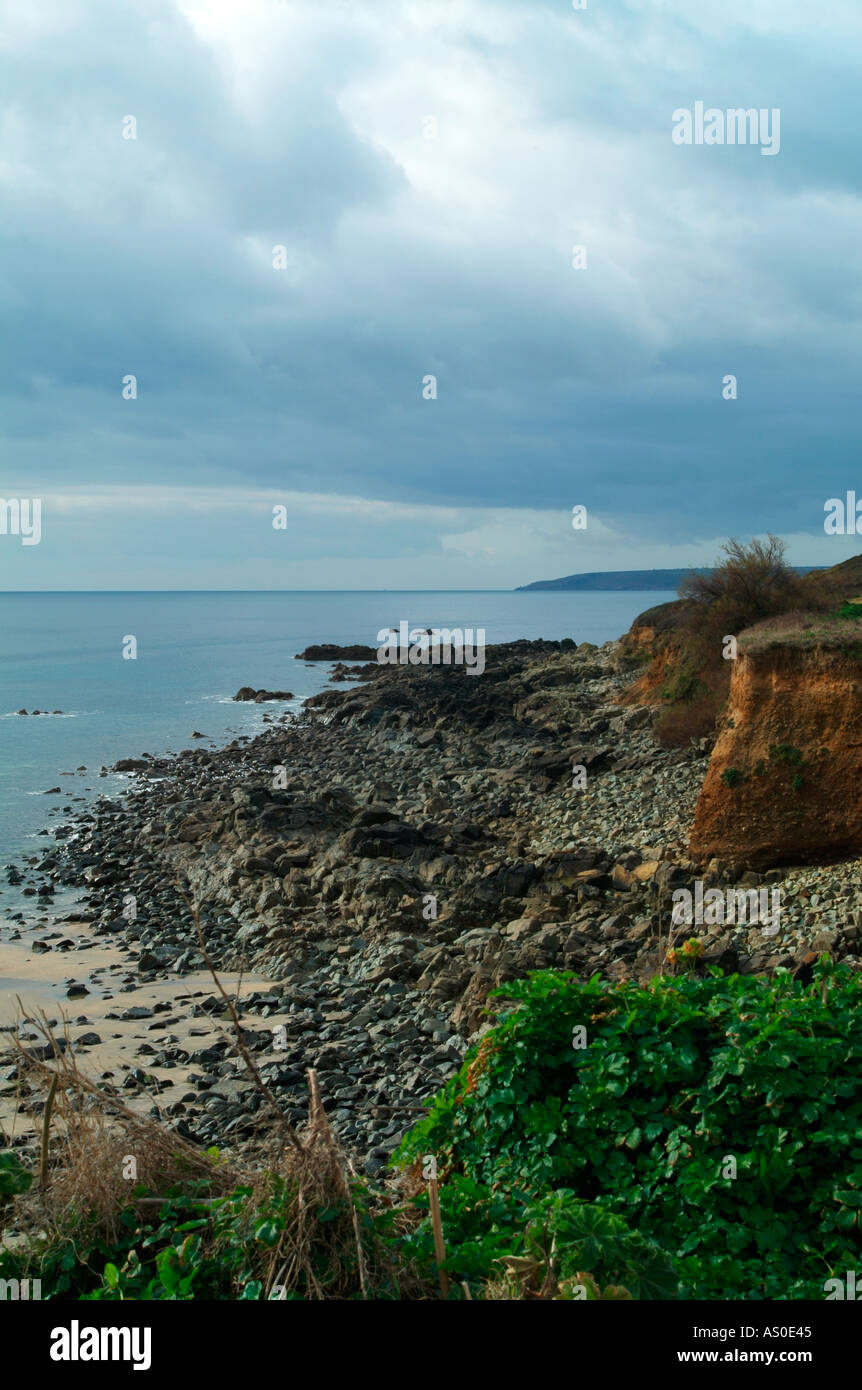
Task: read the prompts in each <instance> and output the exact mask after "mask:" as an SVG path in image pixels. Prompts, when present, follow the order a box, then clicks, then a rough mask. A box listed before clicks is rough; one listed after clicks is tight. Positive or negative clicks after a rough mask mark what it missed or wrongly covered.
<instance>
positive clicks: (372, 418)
mask: <svg viewBox="0 0 862 1390" xmlns="http://www.w3.org/2000/svg"><path fill="white" fill-rule="evenodd" d="M860 58H862V9H860V6H859V4H858V0H831V3H830V4H829V6H827V7H823V6H814V5H811V4H810V3H809V0H805V3H803V2H802V0H722V2H721V3H713V2H712V0H698V3H697V4H696V5H693V4H692V3H691V0H628V3H625V2H624V0H586V7H585V8H584V9H575V8H574V6H573V4H572V3H570V0H522V2H521V3H519V0H424V2H423V3H419V0H356V3H354V0H40V2H39V4H38V5H28V4H25V3H24V0H14V3H9V2H8V0H0V76H2V80H0V122H2V129H0V324H2V333H0V498H3V499H4V500H8V499H21V500H25V499H31V500H32V499H37V498H38V499H39V500H40V504H41V538H40V540H39V542H38V544H26V545H25V544H24V543H23V538H22V537H21V536H20V535H15V534H12V533H11V532H10V530H9V527H11V525H12V523H11V520H10V522H9V527H7V534H0V589H47V590H52V589H61V588H73V589H161V588H163V589H176V588H189V589H208V588H215V589H229V588H247V589H259V588H264V589H273V588H275V589H278V588H285V589H303V588H307V589H328V588H331V589H349V588H359V589H373V588H389V589H398V588H428V589H439V588H474V589H480V588H513V587H515V586H516V585H519V584H526V583H529V582H530V581H532V580H536V579H543V578H550V577H555V576H558V575H564V574H570V573H578V572H582V571H591V570H613V569H626V568H650V567H656V568H663V567H668V566H677V565H679V566H686V565H696V564H705V565H708V564H711V563H713V562H714V560H715V559H716V557H717V554H718V552H719V549H720V547H721V545H722V543H723V542H724V541H725V540H726V539H727V538H728V537H730V536H734V537H738V538H740V539H747V538H749V537H751V536H754V535H761V536H762V535H766V534H768V533H774V534H778V535H781V536H782V537H784V538H785V539H786V541H787V542H788V558H789V559H790V560H791V562H792V563H795V564H832V563H837V562H838V561H839V560H843V559H845V558H847V557H848V556H849V555H851V554H855V553H857V552H858V551H859V550H862V543H859V542H857V538H856V537H855V536H852V535H851V536H833V535H826V534H825V533H824V526H823V521H824V505H825V503H826V501H827V500H828V499H830V498H832V497H836V496H837V497H843V496H844V494H845V493H846V492H847V491H848V490H850V489H855V488H857V487H858V491H859V494H860V497H862V469H860V467H859V465H858V462H857V458H858V444H857V439H858V433H859V431H858V416H859V409H860V399H862V391H860V379H862V360H860V358H862V354H860V313H862V257H860V246H862V199H861V198H860V195H861V194H862V153H860V142H859V138H858V130H859V123H860V105H862V103H860V97H859V81H858V72H859V65H860ZM698 102H702V103H703V104H704V107H705V108H707V109H717V110H719V111H722V112H723V111H724V110H725V109H727V108H737V107H743V108H755V109H756V110H758V111H759V110H761V109H763V110H765V111H769V112H770V113H773V112H774V111H776V110H777V111H778V112H779V113H780V145H779V148H778V149H777V150H776V152H775V153H772V154H769V153H764V147H763V144H762V143H761V144H757V143H752V142H749V143H748V144H745V145H743V144H739V143H737V144H735V145H730V144H715V143H713V144H707V143H700V144H698V143H691V144H687V145H686V144H679V143H677V142H676V141H675V140H674V138H673V131H674V126H675V117H674V113H675V112H678V111H680V110H690V111H694V109H695V104H696V103H698ZM130 118H132V119H131V120H130ZM771 119H772V116H771ZM132 134H133V135H134V138H128V137H129V136H130V135H132ZM575 247H582V248H584V250H583V251H582V252H580V253H575V252H574V248H575ZM274 248H280V250H278V251H275V250H274ZM578 261H579V262H580V264H577V265H576V264H575V263H574V262H578ZM584 262H585V264H584ZM728 376H732V377H735V379H736V398H735V399H733V398H732V397H731V398H727V392H728V390H730V389H732V388H729V387H728V385H727V381H726V378H727V377H728ZM132 377H133V378H134V379H135V380H134V383H131V384H130V378H132ZM429 378H434V381H433V382H430V381H429ZM132 385H133V386H134V389H135V392H136V394H135V395H134V396H133V395H132ZM574 506H585V507H586V508H587V525H586V528H585V529H582V530H575V529H574V528H573V526H572V508H573V507H574ZM274 508H283V509H284V510H283V512H282V513H280V514H279V515H280V517H281V518H282V519H283V521H284V525H283V527H279V528H278V529H276V527H274V525H273V520H274V512H273V509H274Z"/></svg>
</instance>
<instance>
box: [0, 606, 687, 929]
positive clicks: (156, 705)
mask: <svg viewBox="0 0 862 1390" xmlns="http://www.w3.org/2000/svg"><path fill="white" fill-rule="evenodd" d="M672 597H674V596H673V594H670V593H668V594H664V593H657V592H644V593H639V592H638V593H635V592H632V593H590V594H579V593H562V592H547V593H546V592H541V591H540V592H535V593H510V592H505V591H476V592H456V591H450V592H447V591H440V592H436V593H430V592H409V591H404V592H395V591H393V592H368V593H356V592H344V593H339V592H319V593H306V592H296V593H278V592H268V593H116V594H104V593H92V594H90V593H83V594H77V593H68V594H54V593H43V594H25V593H20V594H14V593H12V594H9V593H7V594H2V595H0V631H2V633H3V639H2V647H0V865H2V864H6V863H9V862H10V861H14V860H15V859H16V858H17V857H19V856H22V855H24V854H40V853H42V852H44V851H45V850H46V849H47V848H48V847H49V846H50V843H51V842H50V839H49V838H48V837H47V836H46V835H44V834H40V832H44V831H45V830H46V829H48V828H49V827H50V826H51V825H52V824H53V823H56V822H57V821H58V820H59V819H64V818H65V819H67V818H68V817H69V815H71V814H73V813H74V812H75V811H76V810H77V811H80V810H82V809H84V808H85V806H86V803H87V802H88V801H89V800H91V799H92V798H93V797H95V796H98V795H113V796H117V795H121V794H122V793H123V792H124V791H125V790H126V789H127V787H128V779H127V778H125V777H123V776H122V775H119V774H111V773H109V774H108V775H107V776H100V768H101V767H102V766H105V767H110V766H111V765H112V764H113V763H114V762H116V761H117V760H118V759H120V758H127V757H136V756H140V754H141V753H143V752H149V753H152V754H154V755H155V756H160V755H163V754H165V753H169V752H179V751H181V750H182V749H183V748H189V747H196V746H198V745H200V746H203V747H214V746H219V745H222V744H224V743H225V742H228V741H229V740H230V739H232V738H236V737H240V736H243V735H253V734H255V733H257V732H260V731H261V730H262V729H263V728H265V727H266V719H265V716H267V715H269V716H270V718H272V717H276V718H277V717H278V716H279V715H280V714H282V713H283V712H284V711H285V710H298V709H299V707H300V706H301V703H302V700H304V699H306V698H307V697H308V696H309V695H312V694H314V693H316V692H317V691H318V690H320V689H322V688H323V687H324V686H325V685H326V684H327V681H328V675H329V669H330V668H329V666H328V664H327V663H323V662H316V663H306V662H304V661H296V660H295V659H294V658H295V655H296V653H297V652H299V651H302V650H303V649H304V648H305V647H307V646H308V645H310V644H311V643H315V642H335V643H339V644H346V643H352V642H362V643H367V644H368V645H372V646H374V645H376V643H377V634H378V632H379V631H380V630H381V629H382V628H386V627H389V626H396V627H397V626H398V624H399V623H400V622H401V621H407V622H409V624H410V625H411V627H412V626H417V627H419V626H422V627H424V626H428V627H450V628H452V627H461V628H466V627H472V628H474V629H475V628H482V629H484V633H485V642H486V644H488V645H490V644H493V643H496V642H504V641H511V640H513V639H515V638H519V637H528V638H537V637H544V638H549V639H560V638H563V637H571V638H573V639H574V640H575V641H577V642H582V641H589V642H595V643H597V644H600V643H602V642H605V641H608V640H611V639H613V638H616V637H618V636H619V635H620V634H621V633H622V632H624V631H625V630H626V629H627V628H628V627H629V625H630V624H631V622H632V619H633V618H634V617H636V615H637V614H638V613H640V612H642V611H643V610H644V609H645V608H647V607H651V606H653V605H654V604H657V603H662V602H664V601H665V600H666V599H670V598H672ZM129 635H132V636H134V637H135V638H136V639H137V643H138V654H137V658H136V659H135V660H124V659H123V655H122V650H123V642H124V639H125V638H126V637H127V636H129ZM242 685H253V686H255V687H261V686H264V687H266V688H268V689H271V690H272V689H278V690H284V689H287V690H290V691H292V692H293V693H294V695H295V699H294V700H292V701H289V702H278V703H273V704H267V705H248V704H237V703H234V701H233V698H232V697H233V696H234V695H235V694H236V692H237V690H238V689H239V688H240V686H242ZM22 708H24V709H27V710H30V711H32V710H33V709H39V710H46V709H47V710H50V711H52V712H51V713H49V714H43V713H40V714H39V715H37V716H34V715H32V713H31V714H28V715H27V716H24V715H19V714H17V713H16V711H17V710H19V709H22ZM55 710H60V711H62V713H60V714H55V713H53V711H55ZM194 732H200V733H202V734H204V735H205V736H206V737H205V738H204V739H203V740H195V739H192V737H191V735H192V734H193V733H194ZM81 769H84V770H81ZM56 787H59V788H60V791H59V792H56V791H51V789H52V788H56ZM0 890H2V891H0V912H2V911H3V910H4V909H5V910H6V911H10V910H11V904H12V902H13V900H14V902H15V908H16V909H20V908H21V907H22V903H21V902H20V900H19V899H18V895H16V894H15V892H14V889H9V888H7V887H6V886H5V885H4V884H0ZM25 906H26V904H25Z"/></svg>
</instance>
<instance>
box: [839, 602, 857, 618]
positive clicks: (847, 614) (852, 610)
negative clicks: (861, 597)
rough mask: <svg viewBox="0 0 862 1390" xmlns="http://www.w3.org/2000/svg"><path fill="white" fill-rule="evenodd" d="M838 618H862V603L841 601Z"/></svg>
mask: <svg viewBox="0 0 862 1390" xmlns="http://www.w3.org/2000/svg"><path fill="white" fill-rule="evenodd" d="M838 617H839V618H862V603H849V602H848V603H842V605H841V607H840V608H839V609H838Z"/></svg>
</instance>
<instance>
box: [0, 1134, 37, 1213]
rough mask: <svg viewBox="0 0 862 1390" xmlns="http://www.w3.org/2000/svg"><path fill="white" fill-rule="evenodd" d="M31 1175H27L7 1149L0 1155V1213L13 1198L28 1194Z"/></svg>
mask: <svg viewBox="0 0 862 1390" xmlns="http://www.w3.org/2000/svg"><path fill="white" fill-rule="evenodd" d="M32 1181H33V1174H32V1173H28V1171H27V1169H26V1168H25V1167H24V1165H23V1163H22V1162H21V1160H20V1159H19V1157H18V1155H17V1154H14V1153H12V1151H11V1150H9V1149H7V1150H5V1151H4V1152H2V1153H0V1212H2V1210H3V1207H4V1206H6V1204H7V1203H8V1202H11V1201H12V1198H13V1197H19V1196H21V1194H22V1193H24V1192H28V1191H29V1189H30V1184H31V1183H32Z"/></svg>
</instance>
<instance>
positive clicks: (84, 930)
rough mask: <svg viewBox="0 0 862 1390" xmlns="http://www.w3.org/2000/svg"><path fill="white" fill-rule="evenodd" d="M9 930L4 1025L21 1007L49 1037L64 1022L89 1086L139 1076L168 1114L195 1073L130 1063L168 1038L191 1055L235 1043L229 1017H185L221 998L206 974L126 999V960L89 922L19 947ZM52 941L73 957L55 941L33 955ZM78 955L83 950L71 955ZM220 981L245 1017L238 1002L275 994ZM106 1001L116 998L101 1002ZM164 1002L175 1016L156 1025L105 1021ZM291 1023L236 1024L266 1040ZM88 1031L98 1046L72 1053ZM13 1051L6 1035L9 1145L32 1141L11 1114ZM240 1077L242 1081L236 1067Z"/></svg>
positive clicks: (0, 1091)
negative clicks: (23, 1137)
mask: <svg viewBox="0 0 862 1390" xmlns="http://www.w3.org/2000/svg"><path fill="white" fill-rule="evenodd" d="M11 925H12V924H8V923H0V1026H2V1025H8V1024H15V1023H17V1022H18V1021H19V1020H20V1019H21V1007H20V1005H23V1007H24V1010H25V1013H27V1014H31V1015H32V1016H35V1017H38V1016H39V1011H41V1010H44V1012H45V1014H46V1015H47V1017H48V1018H49V1019H57V1020H58V1025H59V1026H58V1027H57V1028H56V1029H55V1030H54V1032H55V1034H56V1035H57V1036H62V1035H63V1027H64V1022H67V1023H68V1037H69V1039H70V1041H71V1045H72V1049H73V1051H74V1052H75V1055H76V1058H77V1062H78V1066H79V1068H80V1070H81V1071H82V1072H83V1073H84V1074H85V1075H87V1076H88V1077H91V1078H92V1079H93V1080H97V1079H99V1078H100V1076H101V1074H102V1073H103V1072H105V1071H112V1072H113V1073H114V1075H113V1077H111V1078H110V1080H111V1081H112V1083H113V1084H114V1085H119V1084H120V1083H121V1082H122V1080H123V1078H124V1076H125V1074H126V1072H128V1071H129V1070H131V1069H132V1068H133V1067H140V1068H142V1070H143V1071H145V1072H146V1073H147V1075H153V1076H155V1077H158V1078H159V1079H160V1080H161V1081H164V1082H167V1083H170V1084H168V1085H167V1086H166V1088H165V1089H164V1090H162V1091H160V1092H159V1095H158V1097H157V1101H158V1104H159V1105H160V1106H162V1107H164V1106H166V1105H170V1104H171V1102H172V1101H175V1100H179V1099H180V1098H181V1097H182V1096H183V1095H184V1094H186V1093H187V1092H189V1091H190V1090H193V1089H194V1088H193V1087H192V1086H190V1085H188V1084H185V1083H186V1078H187V1076H188V1073H189V1071H195V1070H196V1067H195V1065H194V1064H192V1065H191V1066H187V1067H183V1066H180V1065H178V1066H176V1067H172V1068H167V1069H166V1068H162V1067H156V1066H153V1059H152V1056H150V1055H146V1054H144V1055H141V1056H140V1057H138V1056H136V1052H137V1049H138V1047H139V1046H140V1044H141V1043H142V1042H146V1043H149V1044H150V1046H151V1047H153V1048H155V1049H156V1051H158V1050H159V1049H160V1047H161V1046H162V1045H164V1044H165V1043H166V1042H167V1040H168V1039H170V1041H171V1042H172V1043H174V1042H175V1043H177V1044H178V1045H179V1046H180V1047H181V1048H182V1049H183V1050H184V1051H186V1052H190V1053H191V1052H195V1051H197V1050H198V1049H199V1048H202V1047H208V1046H209V1045H210V1044H211V1043H213V1042H216V1041H217V1040H218V1039H219V1038H224V1037H226V1038H228V1039H230V1040H231V1041H233V1029H232V1027H231V1024H230V1020H229V1017H228V1015H227V1014H226V1013H225V1014H224V1015H223V1016H222V1017H221V1018H219V1019H213V1018H211V1017H205V1016H202V1017H199V1018H192V1017H190V1016H189V1013H188V1010H189V1008H190V1006H191V1004H192V1003H193V1002H194V999H195V996H197V997H199V998H200V997H204V996H207V995H213V994H215V993H216V992H217V991H216V986H215V984H214V982H213V979H212V976H211V975H210V974H209V972H208V971H206V970H202V971H196V972H195V973H193V974H189V975H183V976H182V977H181V978H175V977H163V978H160V979H158V980H157V981H155V982H153V983H152V984H142V985H137V987H136V988H135V989H134V990H129V991H127V992H123V990H122V985H123V984H125V983H128V982H130V981H137V976H136V974H135V970H134V962H133V960H132V958H130V957H129V956H127V955H125V954H124V953H123V952H122V951H121V950H120V949H118V947H117V946H116V944H115V943H114V942H113V940H111V939H106V938H105V937H98V936H93V935H92V934H91V933H90V931H89V929H88V927H87V925H86V924H85V923H75V922H63V923H61V924H59V925H55V926H49V927H42V928H39V929H37V930H35V931H34V930H30V929H28V930H26V931H25V930H22V939H21V940H20V941H9V940H8V932H9V930H10V927H11ZM51 932H61V933H62V937H61V938H58V939H64V940H66V939H68V940H70V941H73V942H74V943H75V948H73V949H69V950H66V951H58V950H56V949H55V948H56V942H55V941H52V942H51V945H52V949H51V950H50V951H46V952H34V951H33V949H32V948H33V941H34V940H37V939H40V938H45V937H46V936H48V935H49V934H50V933H51ZM79 946H80V947H81V948H82V949H77V948H78V947H79ZM219 978H220V979H221V982H222V985H223V986H224V988H225V989H226V990H227V991H228V993H229V995H230V996H231V998H232V999H235V996H236V990H237V986H238V985H239V986H240V1015H241V1017H242V1008H241V1003H242V999H243V998H245V997H247V996H248V995H249V994H253V993H258V992H260V993H264V994H265V993H268V992H269V990H270V989H271V987H272V981H271V980H268V979H266V977H265V976H262V975H244V976H242V977H240V976H238V975H236V974H235V973H228V972H225V973H224V974H220V976H219ZM69 980H74V981H75V983H77V984H84V985H86V986H87V988H88V989H89V990H90V993H89V994H85V995H83V996H80V997H78V998H74V999H68V998H67V997H66V991H67V989H68V983H67V981H69ZM105 995H110V996H112V997H110V998H105V997H104V996H105ZM19 998H20V1005H19V1002H18V1000H19ZM165 1002H167V1003H170V1004H171V1005H172V1006H174V1007H171V1008H170V1009H169V1010H165V1011H164V1012H163V1013H157V1014H155V1015H154V1017H152V1018H144V1019H127V1020H122V1019H109V1018H107V1017H106V1015H107V1014H108V1013H121V1012H123V1011H124V1010H125V1009H128V1008H132V1007H136V1006H143V1007H145V1008H152V1007H153V1006H154V1005H155V1004H159V1003H165ZM82 1018H86V1020H87V1021H86V1023H81V1022H77V1021H76V1020H78V1019H82ZM287 1018H288V1015H287V1014H286V1013H279V1014H277V1015H276V1014H272V1015H271V1016H270V1017H268V1018H265V1019H262V1018H260V1017H259V1016H258V1015H257V1014H250V1015H247V1016H245V1017H244V1018H243V1020H242V1021H243V1026H244V1028H246V1029H250V1030H254V1031H255V1032H257V1031H264V1030H265V1031H271V1030H272V1029H273V1028H276V1027H277V1026H278V1025H279V1024H280V1023H283V1022H286V1020H287ZM34 1031H35V1030H34V1029H33V1028H32V1026H25V1029H24V1030H22V1040H23V1041H24V1043H25V1045H26V1046H33V1045H35V1044H37V1043H41V1042H44V1038H43V1037H41V1036H40V1037H38V1038H37V1037H30V1036H24V1034H26V1035H29V1034H32V1033H33V1032H34ZM89 1032H95V1033H98V1034H99V1036H100V1038H101V1039H102V1041H101V1043H99V1044H98V1045H96V1046H93V1047H83V1048H78V1047H76V1046H75V1042H76V1039H77V1038H79V1037H80V1036H81V1035H82V1034H84V1033H89ZM13 1049H14V1042H13V1040H12V1037H11V1035H10V1034H9V1033H3V1032H0V1129H2V1130H3V1131H5V1134H6V1136H7V1137H8V1136H11V1135H12V1134H29V1133H32V1132H33V1128H34V1125H33V1122H32V1121H31V1120H30V1119H29V1118H28V1117H27V1116H26V1115H19V1114H16V1110H17V1100H16V1096H15V1087H14V1084H13V1083H12V1082H11V1081H8V1080H5V1079H4V1078H5V1077H6V1074H7V1073H8V1072H9V1071H10V1069H11V1067H12V1065H13V1059H14V1055H15V1054H14V1050H13ZM234 1057H236V1054H235V1053H234V1052H233V1051H231V1052H229V1053H228V1054H227V1059H228V1060H231V1059H233V1058H234ZM256 1058H257V1059H258V1060H271V1061H275V1060H278V1058H279V1053H278V1052H277V1051H275V1050H274V1049H272V1050H271V1051H270V1052H268V1053H266V1054H264V1055H263V1057H261V1054H257V1055H256ZM237 1060H238V1059H237ZM237 1074H238V1075H239V1076H245V1074H246V1073H245V1068H244V1066H243V1065H242V1063H241V1061H239V1065H238V1072H237ZM121 1099H122V1100H123V1103H124V1104H128V1105H129V1107H130V1108H131V1109H134V1110H138V1111H142V1112H145V1111H147V1110H149V1109H150V1107H151V1105H152V1104H153V1100H152V1099H150V1098H148V1097H140V1096H138V1097H135V1096H133V1095H131V1096H130V1093H129V1092H121ZM36 1123H37V1124H38V1119H37V1121H36ZM0 1146H2V1135H0Z"/></svg>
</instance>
